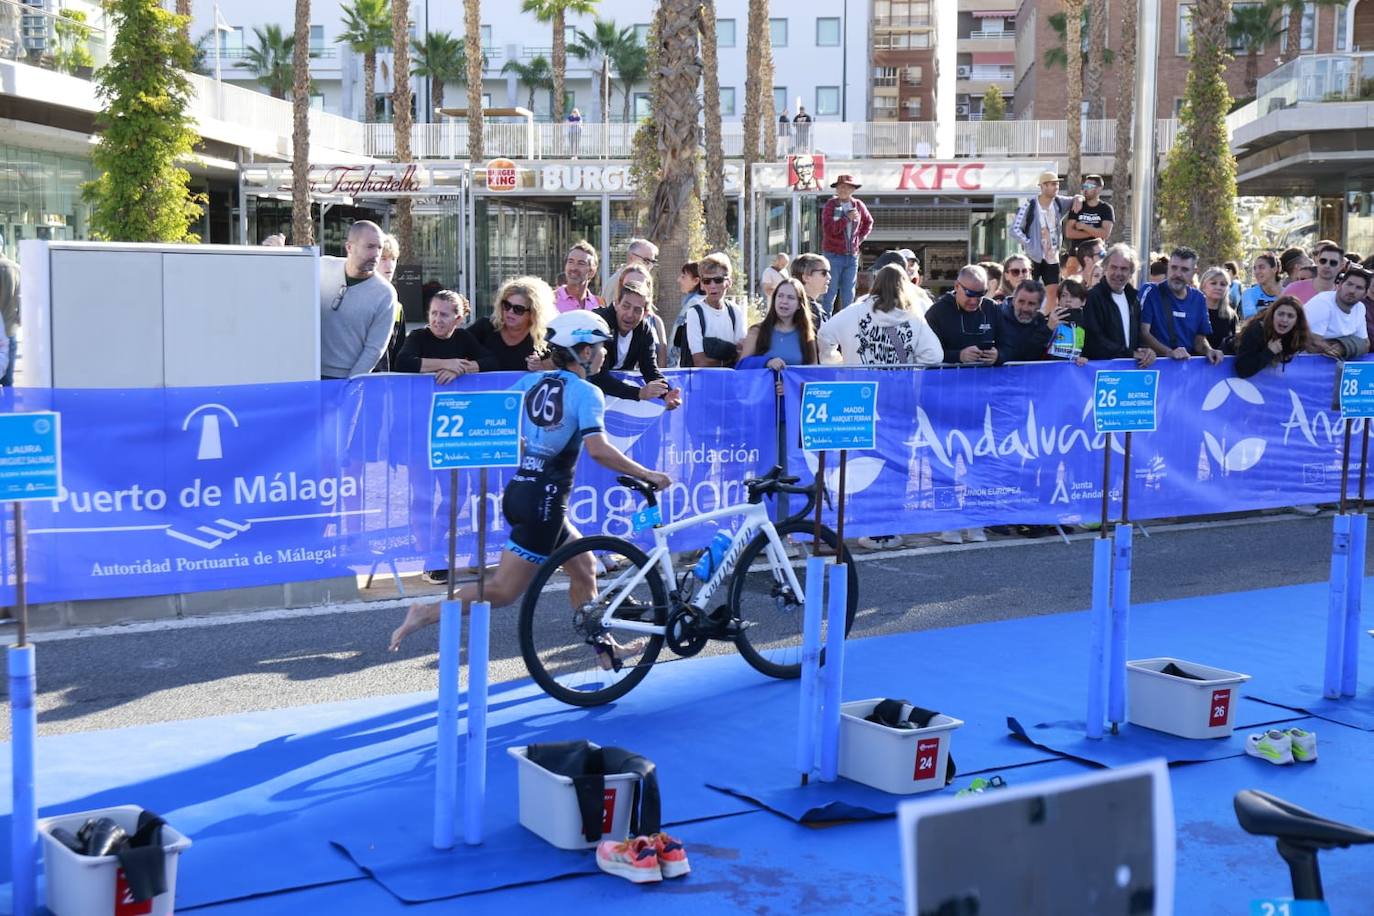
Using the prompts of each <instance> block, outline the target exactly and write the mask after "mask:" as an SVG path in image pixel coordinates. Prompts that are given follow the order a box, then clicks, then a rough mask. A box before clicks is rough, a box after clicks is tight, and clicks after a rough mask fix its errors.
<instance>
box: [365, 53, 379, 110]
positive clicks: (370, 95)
mask: <svg viewBox="0 0 1374 916" xmlns="http://www.w3.org/2000/svg"><path fill="white" fill-rule="evenodd" d="M376 109H377V52H376V51H368V52H367V53H366V54H364V55H363V123H365V124H371V123H372V122H373V121H374V120H376V118H375V117H374V116H373V112H374V111H376Z"/></svg>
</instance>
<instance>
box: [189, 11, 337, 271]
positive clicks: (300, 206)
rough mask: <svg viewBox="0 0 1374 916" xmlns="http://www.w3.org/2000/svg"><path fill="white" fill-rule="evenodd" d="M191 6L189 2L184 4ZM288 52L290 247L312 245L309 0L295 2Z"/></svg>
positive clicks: (313, 238)
mask: <svg viewBox="0 0 1374 916" xmlns="http://www.w3.org/2000/svg"><path fill="white" fill-rule="evenodd" d="M186 5H187V6H190V3H189V2H188V3H187V4H186ZM295 30H296V44H295V46H294V47H293V48H292V49H291V244H292V245H301V246H308V245H313V244H315V219H314V217H313V215H312V214H311V212H310V0H296V23H295Z"/></svg>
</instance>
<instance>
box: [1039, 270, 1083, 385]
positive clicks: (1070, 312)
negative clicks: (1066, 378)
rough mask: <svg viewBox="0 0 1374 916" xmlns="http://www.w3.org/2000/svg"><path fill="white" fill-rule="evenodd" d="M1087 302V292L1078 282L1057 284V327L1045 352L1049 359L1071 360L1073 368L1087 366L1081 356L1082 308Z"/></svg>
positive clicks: (1070, 280) (1070, 281)
mask: <svg viewBox="0 0 1374 916" xmlns="http://www.w3.org/2000/svg"><path fill="white" fill-rule="evenodd" d="M1087 301H1088V290H1087V289H1086V288H1085V287H1084V286H1083V284H1082V283H1081V282H1079V281H1078V280H1073V279H1069V280H1064V281H1063V282H1061V283H1060V284H1059V302H1058V303H1056V305H1055V311H1056V312H1057V313H1058V317H1059V327H1058V328H1056V329H1055V332H1054V339H1053V340H1051V341H1050V348H1049V350H1047V351H1046V354H1047V355H1048V356H1049V357H1050V358H1051V359H1071V360H1073V363H1074V365H1075V366H1086V365H1087V364H1088V359H1087V357H1085V356H1084V355H1083V339H1084V334H1083V306H1084V305H1085V304H1086V303H1087Z"/></svg>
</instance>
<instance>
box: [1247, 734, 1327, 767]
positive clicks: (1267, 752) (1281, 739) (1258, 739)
mask: <svg viewBox="0 0 1374 916" xmlns="http://www.w3.org/2000/svg"><path fill="white" fill-rule="evenodd" d="M1245 753H1247V754H1249V755H1250V756H1251V757H1258V758H1260V759H1261V760H1268V761H1269V762H1270V763H1273V764H1284V763H1292V762H1293V738H1292V737H1291V736H1290V735H1289V734H1288V733H1287V732H1281V731H1279V730H1278V729H1276V728H1271V729H1269V731H1267V732H1264V733H1262V734H1258V735H1251V736H1250V737H1248V738H1246V739H1245ZM1313 753H1314V755H1315V753H1316V746H1315V744H1314V745H1313Z"/></svg>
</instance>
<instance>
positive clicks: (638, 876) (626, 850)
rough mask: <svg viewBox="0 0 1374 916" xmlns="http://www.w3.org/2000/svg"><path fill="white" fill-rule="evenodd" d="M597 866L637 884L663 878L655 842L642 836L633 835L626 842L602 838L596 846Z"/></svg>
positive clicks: (609, 873) (607, 872)
mask: <svg viewBox="0 0 1374 916" xmlns="http://www.w3.org/2000/svg"><path fill="white" fill-rule="evenodd" d="M596 867H597V868H599V869H601V870H602V871H604V872H605V873H606V874H608V875H618V876H619V877H621V878H625V879H626V880H628V881H633V882H634V883H635V884H647V883H649V882H651V881H662V880H663V872H661V871H660V870H659V867H658V854H657V853H656V852H655V851H654V844H653V843H652V842H650V841H649V840H648V839H647V838H646V837H642V836H637V837H631V838H630V839H629V840H628V841H626V842H617V841H615V840H602V841H601V843H599V844H598V845H597V847H596Z"/></svg>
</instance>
